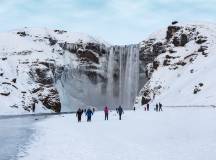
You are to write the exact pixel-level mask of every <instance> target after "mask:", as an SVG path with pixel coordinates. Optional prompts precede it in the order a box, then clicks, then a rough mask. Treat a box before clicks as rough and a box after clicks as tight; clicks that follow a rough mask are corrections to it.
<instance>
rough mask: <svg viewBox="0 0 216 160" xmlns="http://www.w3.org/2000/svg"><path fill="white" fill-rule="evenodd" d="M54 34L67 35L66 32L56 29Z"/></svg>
mask: <svg viewBox="0 0 216 160" xmlns="http://www.w3.org/2000/svg"><path fill="white" fill-rule="evenodd" d="M54 32H56V33H58V34H63V33H67V31H64V30H58V29H55V30H54Z"/></svg>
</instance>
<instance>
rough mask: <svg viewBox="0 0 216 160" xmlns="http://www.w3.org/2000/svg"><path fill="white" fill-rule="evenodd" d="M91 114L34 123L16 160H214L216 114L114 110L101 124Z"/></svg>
mask: <svg viewBox="0 0 216 160" xmlns="http://www.w3.org/2000/svg"><path fill="white" fill-rule="evenodd" d="M103 116H104V115H103V112H97V113H95V115H94V117H93V121H92V122H91V123H87V122H85V121H84V122H82V123H77V121H76V118H75V116H74V115H65V116H62V115H61V116H53V117H50V118H49V119H45V120H44V121H40V122H37V123H36V124H35V127H36V128H37V134H34V135H35V137H34V139H35V141H34V142H33V143H32V144H31V145H29V146H28V149H27V150H26V151H25V152H26V153H27V154H25V153H23V152H21V153H20V155H22V156H24V157H21V158H20V160H29V159H31V160H59V159H64V160H71V159H73V160H85V159H89V160H144V159H148V160H205V159H207V160H215V158H216V143H215V142H216V125H215V122H216V110H215V109H213V108H174V109H172V108H167V109H166V110H165V111H164V112H163V113H156V112H153V111H152V112H144V111H142V110H139V111H136V112H134V111H126V112H125V114H124V116H123V120H122V121H119V120H118V119H117V116H116V114H115V112H112V113H111V116H110V120H109V121H104V120H103V119H104V117H103Z"/></svg>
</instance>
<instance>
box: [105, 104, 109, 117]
mask: <svg viewBox="0 0 216 160" xmlns="http://www.w3.org/2000/svg"><path fill="white" fill-rule="evenodd" d="M104 113H105V120H108V116H109V108H108V107H107V106H105V107H104Z"/></svg>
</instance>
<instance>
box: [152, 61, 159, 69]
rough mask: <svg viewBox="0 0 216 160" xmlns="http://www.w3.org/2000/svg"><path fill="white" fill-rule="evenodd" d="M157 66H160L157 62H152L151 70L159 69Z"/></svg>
mask: <svg viewBox="0 0 216 160" xmlns="http://www.w3.org/2000/svg"><path fill="white" fill-rule="evenodd" d="M159 65H160V62H158V61H154V62H153V68H154V69H155V70H157V68H158V67H159Z"/></svg>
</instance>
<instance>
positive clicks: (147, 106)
mask: <svg viewBox="0 0 216 160" xmlns="http://www.w3.org/2000/svg"><path fill="white" fill-rule="evenodd" d="M146 108H147V111H149V104H148V103H147V105H146Z"/></svg>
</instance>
